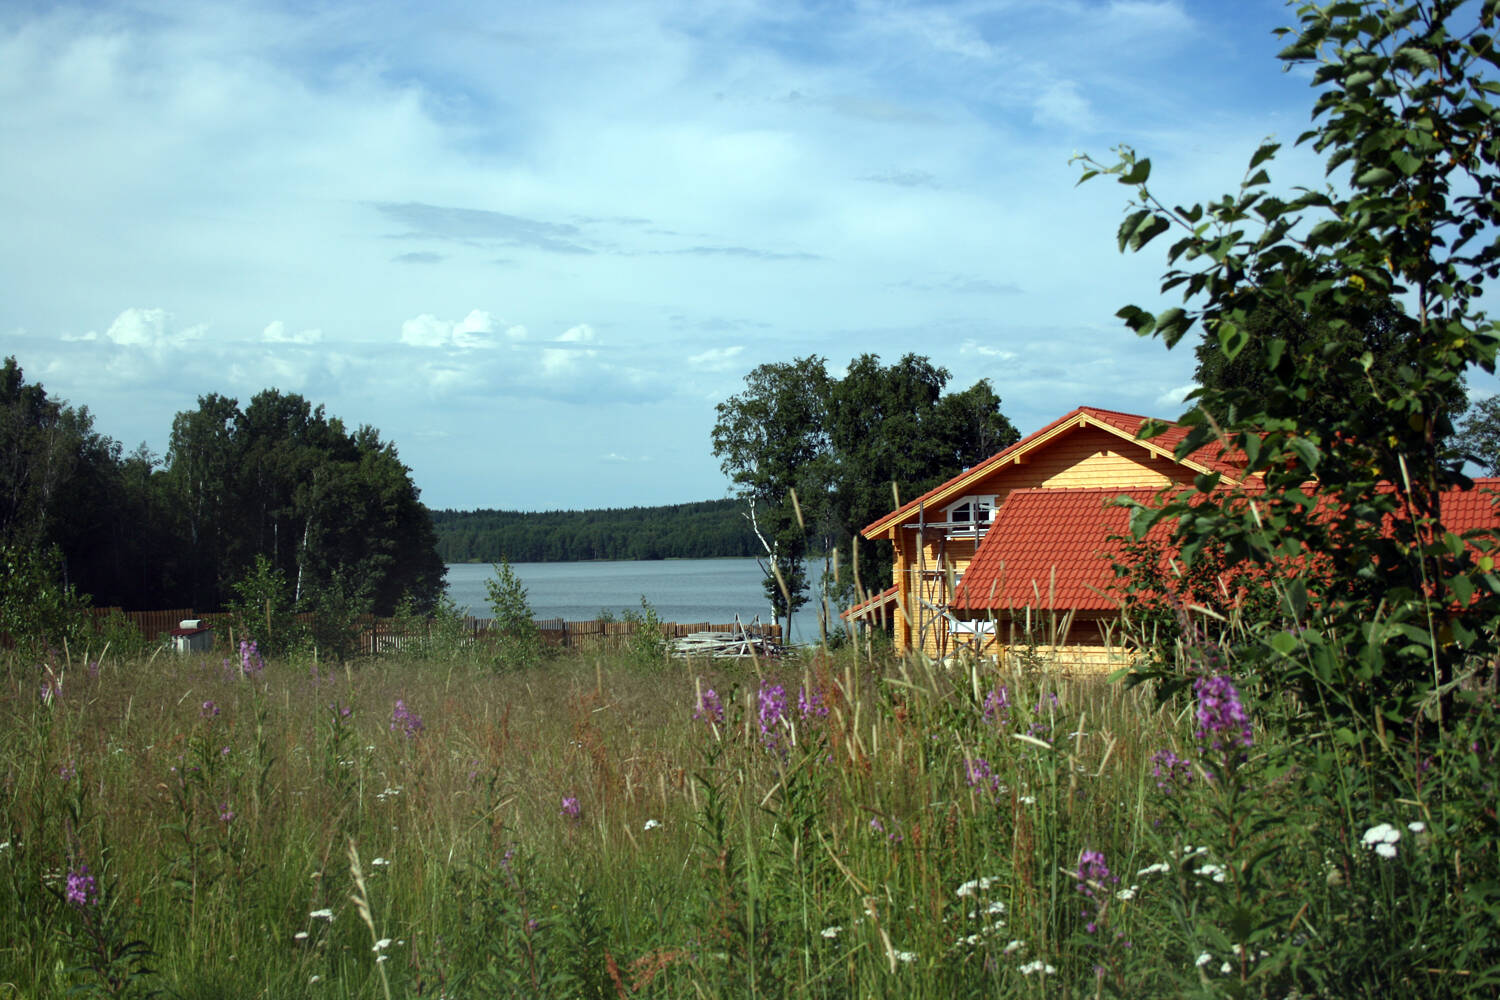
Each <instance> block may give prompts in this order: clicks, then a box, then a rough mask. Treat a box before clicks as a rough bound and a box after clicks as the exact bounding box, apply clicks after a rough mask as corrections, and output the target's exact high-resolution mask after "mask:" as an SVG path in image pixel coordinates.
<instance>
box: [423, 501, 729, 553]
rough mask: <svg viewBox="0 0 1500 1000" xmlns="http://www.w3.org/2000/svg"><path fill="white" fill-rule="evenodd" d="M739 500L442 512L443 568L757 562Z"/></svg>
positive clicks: (436, 524) (437, 522)
mask: <svg viewBox="0 0 1500 1000" xmlns="http://www.w3.org/2000/svg"><path fill="white" fill-rule="evenodd" d="M744 514H745V511H744V506H743V505H742V504H740V503H738V502H737V501H734V500H705V501H702V502H700V503H682V504H669V505H666V506H660V507H625V508H619V507H612V508H607V509H604V510H556V511H540V512H527V511H511V510H472V511H460V510H435V511H432V523H433V528H434V529H435V530H436V533H437V552H438V555H439V557H441V559H442V560H443V561H444V562H455V563H456V562H487V563H498V562H500V561H502V560H510V561H511V562H581V561H586V560H594V559H704V558H714V557H727V556H753V555H755V554H756V553H757V552H758V551H759V544H758V543H757V542H756V540H755V533H754V531H753V530H752V529H751V527H750V522H749V521H748V520H747V519H746V518H745V516H744Z"/></svg>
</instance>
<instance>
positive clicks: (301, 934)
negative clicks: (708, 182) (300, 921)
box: [292, 931, 307, 941]
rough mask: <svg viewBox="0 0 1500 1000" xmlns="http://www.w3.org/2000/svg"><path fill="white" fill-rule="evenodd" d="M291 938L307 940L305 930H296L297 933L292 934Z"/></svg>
mask: <svg viewBox="0 0 1500 1000" xmlns="http://www.w3.org/2000/svg"><path fill="white" fill-rule="evenodd" d="M292 940H294V941H306V940H307V931H298V932H297V933H295V934H293V935H292Z"/></svg>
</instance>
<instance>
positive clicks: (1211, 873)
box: [1193, 864, 1228, 882]
mask: <svg viewBox="0 0 1500 1000" xmlns="http://www.w3.org/2000/svg"><path fill="white" fill-rule="evenodd" d="M1193 874H1194V875H1205V876H1207V877H1208V878H1211V879H1213V880H1214V881H1215V882H1223V881H1224V879H1225V878H1226V877H1227V875H1228V873H1227V872H1226V871H1225V870H1224V866H1223V865H1214V864H1206V865H1204V866H1203V867H1202V868H1199V869H1197V870H1196V871H1194V872H1193Z"/></svg>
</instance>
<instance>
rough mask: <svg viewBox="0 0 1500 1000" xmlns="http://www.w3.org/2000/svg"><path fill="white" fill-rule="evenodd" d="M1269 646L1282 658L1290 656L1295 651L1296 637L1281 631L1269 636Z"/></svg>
mask: <svg viewBox="0 0 1500 1000" xmlns="http://www.w3.org/2000/svg"><path fill="white" fill-rule="evenodd" d="M1270 646H1271V649H1273V650H1274V651H1276V652H1277V653H1280V654H1281V655H1282V656H1291V655H1292V653H1293V652H1295V651H1296V649H1297V637H1296V636H1295V635H1292V633H1290V632H1287V631H1285V630H1283V631H1281V632H1277V633H1276V634H1275V635H1273V636H1271V639H1270Z"/></svg>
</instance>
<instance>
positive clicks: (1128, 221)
mask: <svg viewBox="0 0 1500 1000" xmlns="http://www.w3.org/2000/svg"><path fill="white" fill-rule="evenodd" d="M1150 214H1151V212H1150V211H1149V210H1147V209H1144V208H1141V209H1137V210H1136V211H1134V212H1131V213H1130V214H1129V215H1127V216H1125V221H1124V222H1121V223H1120V231H1119V233H1117V234H1116V238H1117V240H1118V242H1119V245H1120V252H1121V253H1124V252H1125V247H1126V246H1127V245H1129V243H1130V239H1131V237H1133V236H1134V235H1135V231H1136V230H1137V229H1139V228H1140V227H1141V223H1142V222H1144V221H1145V220H1146V218H1147V217H1148V216H1149V215H1150Z"/></svg>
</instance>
